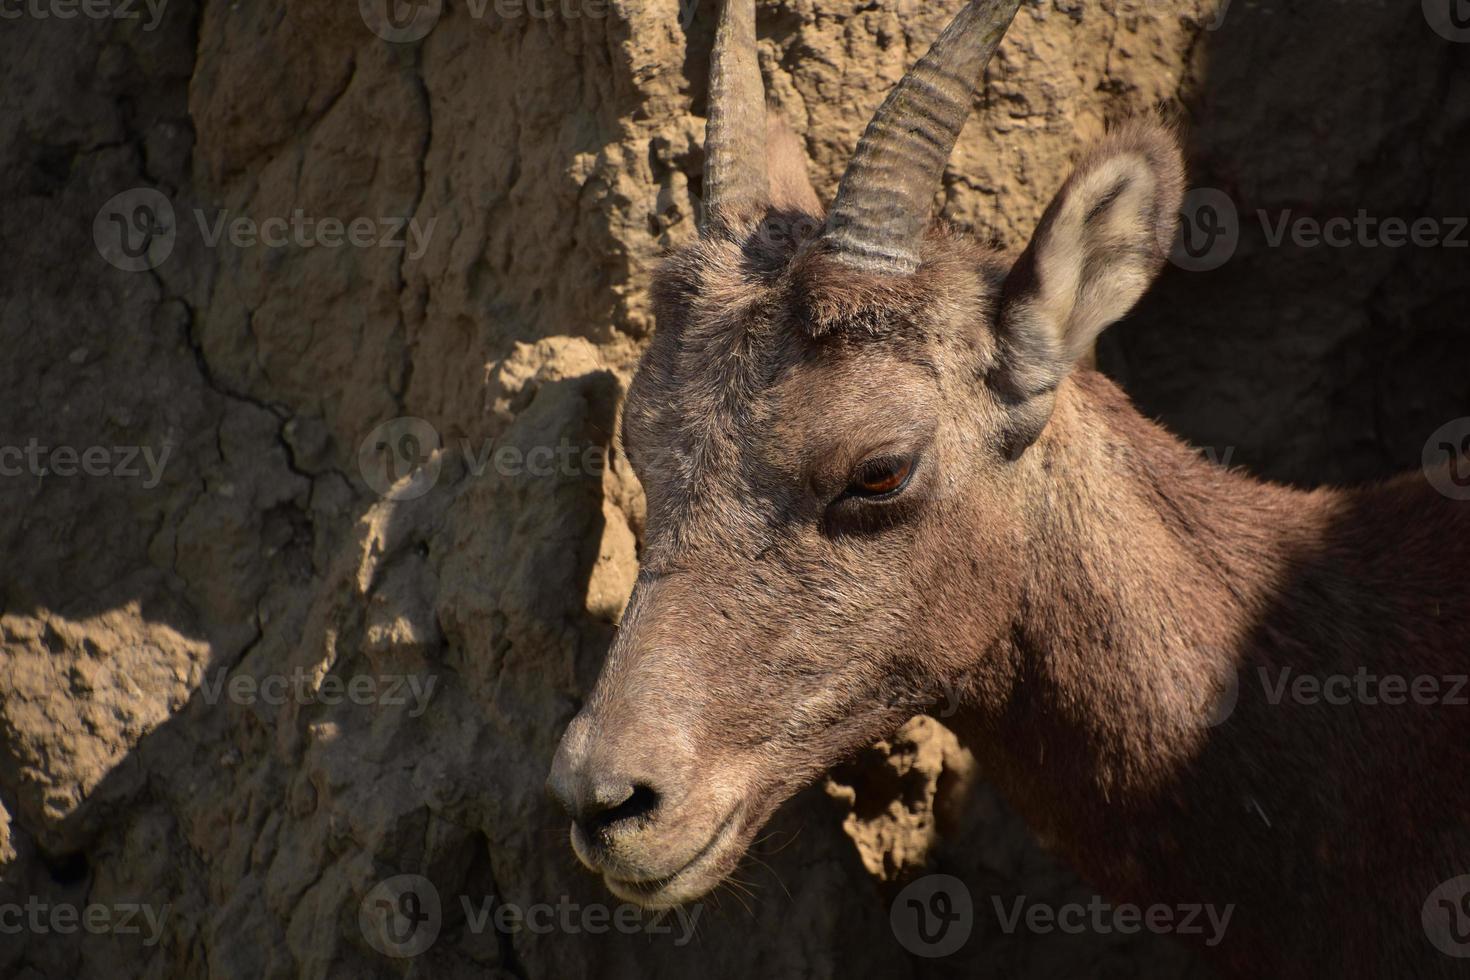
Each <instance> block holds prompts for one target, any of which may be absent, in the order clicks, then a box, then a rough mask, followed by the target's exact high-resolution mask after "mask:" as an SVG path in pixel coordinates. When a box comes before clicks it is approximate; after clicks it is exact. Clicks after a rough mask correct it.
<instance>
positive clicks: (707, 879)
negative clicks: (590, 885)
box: [602, 807, 745, 909]
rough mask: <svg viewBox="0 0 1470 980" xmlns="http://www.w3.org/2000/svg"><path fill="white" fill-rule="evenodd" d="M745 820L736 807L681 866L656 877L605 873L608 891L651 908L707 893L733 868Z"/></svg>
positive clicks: (736, 860)
mask: <svg viewBox="0 0 1470 980" xmlns="http://www.w3.org/2000/svg"><path fill="white" fill-rule="evenodd" d="M744 830H745V822H744V821H743V820H741V819H740V811H739V808H738V807H737V808H736V809H734V810H731V811H730V813H728V814H727V815H726V816H725V819H724V820H723V821H721V823H720V825H719V827H717V828H716V829H715V832H714V833H713V834H711V835H710V838H709V840H708V841H706V842H705V844H704V846H703V847H701V848H700V849H699V850H698V851H697V852H695V854H694V856H693V857H691V858H690V859H689V860H688V861H686V862H685V863H684V864H683V865H681V866H680V867H679V868H677V869H675V870H674V871H671V872H669V873H668V874H665V875H660V876H659V877H656V878H647V879H641V880H634V879H628V878H619V877H617V876H615V875H612V874H604V875H603V879H602V880H603V883H604V884H606V885H607V889H608V891H610V892H612V893H613V894H614V895H616V896H617V897H618V898H621V899H623V900H625V901H629V902H633V903H635V904H637V905H641V906H642V907H644V908H648V909H665V908H673V907H674V906H676V905H682V904H684V903H685V902H689V901H693V900H694V899H696V898H699V897H700V896H702V895H704V894H706V893H708V892H709V891H710V890H712V889H713V888H714V887H715V886H716V885H718V884H719V883H720V882H721V881H722V880H723V879H724V877H725V876H726V875H727V874H729V873H730V872H731V871H732V870H734V867H735V865H736V864H737V863H738V862H739V860H740V857H741V855H742V854H743V853H744V848H743V846H742V844H741V837H742V836H743V833H744Z"/></svg>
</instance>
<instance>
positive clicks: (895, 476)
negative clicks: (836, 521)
mask: <svg viewBox="0 0 1470 980" xmlns="http://www.w3.org/2000/svg"><path fill="white" fill-rule="evenodd" d="M913 475H914V460H913V459H912V458H910V457H905V456H880V457H878V458H877V459H870V460H868V461H867V462H865V463H863V465H861V466H859V467H858V468H857V470H856V471H855V472H854V473H853V475H852V480H851V482H849V483H848V485H847V492H848V493H849V494H851V495H852V496H854V497H869V498H873V497H891V496H895V495H897V494H898V492H899V491H901V490H902V489H903V488H904V487H905V486H907V485H908V482H909V477H911V476H913Z"/></svg>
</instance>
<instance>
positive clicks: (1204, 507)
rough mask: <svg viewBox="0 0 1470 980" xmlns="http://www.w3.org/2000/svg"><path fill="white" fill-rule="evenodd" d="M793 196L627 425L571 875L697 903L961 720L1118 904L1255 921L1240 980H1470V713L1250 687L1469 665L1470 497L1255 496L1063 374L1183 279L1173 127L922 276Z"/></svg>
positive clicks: (657, 345) (583, 734) (682, 293)
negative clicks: (833, 234) (1454, 883)
mask: <svg viewBox="0 0 1470 980" xmlns="http://www.w3.org/2000/svg"><path fill="white" fill-rule="evenodd" d="M775 170H776V172H775V173H773V175H772V184H773V186H775V185H776V184H777V182H778V181H781V182H782V183H781V186H782V187H784V188H786V189H785V190H784V191H783V192H782V195H781V200H782V202H783V206H784V209H773V210H772V211H771V212H770V213H768V214H767V215H766V218H765V220H764V222H762V224H761V225H759V226H756V227H749V226H744V227H742V228H740V230H739V231H734V232H727V233H724V234H722V235H720V236H719V237H717V238H713V239H710V240H706V241H702V242H700V243H698V244H695V245H693V246H690V247H689V248H687V249H685V250H683V251H681V252H679V253H677V254H675V255H674V256H672V257H671V258H670V259H669V261H668V263H667V265H666V267H665V268H664V270H663V271H662V272H661V274H660V276H659V277H658V282H657V290H656V300H657V304H658V322H659V332H658V334H657V336H656V337H655V338H654V340H653V342H652V344H651V345H650V347H649V349H648V351H647V354H646V356H645V358H644V361H643V364H642V366H641V368H640V370H639V372H638V375H637V377H636V379H635V381H634V383H633V386H632V389H631V391H630V393H629V396H628V399H627V403H626V406H625V409H624V440H623V444H624V446H625V449H626V451H627V453H628V455H629V458H630V460H631V461H632V463H633V465H634V467H635V469H636V470H637V472H638V474H639V476H640V478H641V480H642V482H643V485H644V488H645V490H646V492H647V496H648V522H647V538H646V541H645V542H644V550H643V553H642V560H643V567H642V572H641V574H640V577H639V580H638V585H637V587H636V589H635V591H634V594H633V597H632V599H631V601H630V603H629V607H628V612H627V614H626V618H625V621H624V623H623V627H622V630H621V632H620V634H619V636H618V639H617V642H616V643H615V644H614V646H613V649H612V650H611V651H610V653H609V655H608V660H607V664H606V666H605V668H604V671H603V674H602V677H601V678H600V680H599V682H598V685H597V689H596V691H595V692H594V694H593V696H592V697H591V699H590V700H589V702H588V703H587V705H586V707H585V709H584V711H583V712H582V714H581V715H579V716H578V718H577V719H576V720H575V721H574V722H573V723H572V725H571V727H570V728H569V730H568V733H567V735H566V737H565V739H564V741H563V745H562V747H561V749H560V750H559V752H558V756H557V760H556V763H555V766H554V770H553V773H552V779H551V785H552V788H553V790H554V791H555V792H556V793H557V795H558V796H559V797H561V798H562V799H563V800H564V801H565V802H566V803H567V805H568V807H569V809H570V810H572V812H573V814H574V816H575V817H576V818H577V824H576V826H575V827H574V830H573V845H574V848H575V849H576V851H577V853H578V855H579V856H580V857H581V858H582V859H583V860H584V861H585V862H586V863H587V864H588V866H589V867H592V868H594V869H595V870H597V871H599V872H601V873H603V874H604V875H605V877H606V879H607V881H608V884H609V886H610V887H611V888H612V889H613V890H614V891H616V892H617V893H618V894H619V895H622V896H625V897H629V898H633V899H636V900H638V901H642V902H645V903H647V904H650V905H670V904H675V903H678V902H683V901H689V900H692V899H694V898H696V897H698V896H699V895H701V894H703V893H704V892H705V891H707V890H708V889H709V888H711V887H713V886H714V885H715V884H716V883H717V882H718V881H719V880H720V879H721V878H722V877H723V876H724V875H726V874H728V873H729V872H730V871H731V870H733V868H734V867H735V865H736V864H737V862H738V861H739V860H740V858H741V856H742V854H743V853H744V850H745V848H746V846H747V845H748V843H749V841H750V840H751V839H752V838H753V836H754V835H755V834H756V832H757V831H758V830H759V829H760V827H761V825H762V824H763V823H764V822H765V820H766V819H767V817H768V816H769V815H770V814H771V812H772V811H773V810H774V809H775V807H777V806H778V805H779V804H780V803H781V802H782V801H784V800H785V799H787V798H788V797H789V796H790V795H791V794H792V793H794V792H795V791H796V790H798V789H799V788H801V787H802V786H804V785H806V784H808V783H809V782H811V781H812V780H813V779H815V778H816V777H818V776H819V775H820V774H821V773H822V772H824V771H825V770H826V769H828V768H829V767H831V766H832V765H833V764H835V763H837V762H839V761H841V760H843V759H844V758H846V757H848V756H850V755H851V754H852V753H854V752H855V751H857V750H859V749H861V748H863V747H865V746H867V745H869V744H871V743H872V742H873V741H874V740H876V739H878V738H881V737H884V736H886V735H888V734H890V733H891V732H892V731H894V730H895V729H896V728H897V727H898V726H899V725H900V724H902V723H903V722H904V721H905V720H907V718H908V717H910V716H911V715H912V714H913V713H915V712H916V711H919V710H923V708H924V707H925V705H926V704H928V703H931V702H932V701H933V700H934V698H933V695H934V694H935V692H937V691H940V690H957V691H960V692H962V693H963V711H962V712H961V714H960V716H959V717H958V718H957V719H950V722H951V723H954V724H955V727H956V729H957V731H958V732H959V733H960V734H961V736H962V737H963V739H964V740H965V741H966V742H967V743H968V744H969V745H970V746H971V747H972V748H973V750H974V751H975V752H976V754H977V755H978V757H979V758H980V760H981V762H982V764H983V768H984V771H985V773H986V774H987V775H988V776H989V778H991V779H993V780H994V781H995V782H996V783H997V784H998V785H999V786H1000V787H1001V788H1002V789H1003V790H1004V792H1005V793H1006V794H1007V795H1008V796H1009V798H1010V799H1011V800H1012V801H1013V802H1014V804H1015V805H1016V806H1017V808H1018V809H1019V810H1020V812H1021V813H1022V814H1023V815H1024V816H1025V817H1026V818H1027V820H1028V821H1029V822H1030V823H1031V825H1032V826H1033V827H1034V828H1035V829H1036V830H1038V831H1039V832H1041V833H1042V834H1043V835H1044V837H1045V838H1046V839H1048V840H1050V841H1053V842H1055V846H1056V847H1057V848H1058V849H1059V850H1060V852H1061V853H1062V854H1063V855H1065V856H1066V858H1067V859H1068V860H1070V861H1071V862H1072V863H1073V864H1074V865H1075V866H1076V867H1077V868H1078V869H1079V870H1080V871H1081V872H1082V873H1083V874H1084V875H1085V876H1086V877H1087V878H1089V879H1090V880H1091V881H1092V882H1094V883H1095V884H1096V886H1097V887H1099V888H1100V889H1102V890H1103V891H1104V893H1105V894H1106V895H1108V896H1109V897H1110V898H1113V899H1115V900H1119V901H1124V900H1129V901H1137V902H1144V903H1158V902H1163V903H1170V904H1178V903H1190V902H1205V903H1213V904H1215V905H1217V906H1219V907H1224V906H1226V905H1234V906H1235V907H1236V911H1235V913H1234V916H1233V918H1232V920H1231V923H1230V926H1229V931H1228V933H1227V935H1226V936H1225V939H1224V941H1223V942H1222V943H1220V945H1219V946H1218V947H1217V948H1215V949H1213V950H1211V952H1212V954H1213V955H1215V956H1216V957H1217V959H1218V962H1219V963H1220V964H1222V965H1223V966H1224V967H1226V968H1227V969H1228V970H1230V971H1231V972H1234V973H1237V974H1239V975H1241V976H1278V975H1297V974H1304V975H1306V974H1309V975H1321V976H1335V975H1352V976H1390V975H1402V976H1408V975H1414V976H1430V975H1449V974H1450V972H1451V971H1452V970H1453V969H1454V968H1455V967H1456V965H1457V964H1456V963H1455V961H1453V960H1451V959H1449V958H1447V957H1445V956H1444V955H1443V954H1441V953H1439V952H1438V951H1437V950H1435V949H1434V948H1433V947H1432V946H1431V945H1430V944H1429V943H1428V941H1427V940H1426V938H1425V936H1424V934H1423V930H1422V928H1421V926H1420V923H1419V916H1420V909H1421V906H1422V904H1423V902H1424V900H1425V898H1427V896H1428V895H1429V892H1430V891H1431V890H1432V889H1433V888H1434V887H1435V886H1436V885H1437V884H1438V883H1439V882H1440V881H1442V880H1444V879H1447V878H1450V877H1453V876H1455V875H1457V874H1461V873H1465V872H1470V846H1467V845H1470V838H1467V815H1470V725H1467V721H1466V719H1467V717H1470V709H1467V708H1463V707H1452V706H1447V705H1438V706H1433V707H1425V706H1420V705H1407V706H1400V707H1391V706H1387V705H1367V704H1362V703H1353V704H1348V705H1326V704H1321V705H1317V706H1308V705H1299V704H1293V703H1291V702H1290V701H1289V700H1288V701H1285V702H1283V703H1280V704H1275V705H1273V704H1270V703H1269V702H1268V700H1267V699H1266V697H1265V690H1264V687H1263V683H1262V681H1261V679H1260V677H1259V674H1258V671H1259V670H1261V669H1266V670H1268V671H1275V670H1276V669H1277V668H1279V667H1283V666H1289V667H1291V668H1292V669H1293V670H1294V671H1295V672H1296V673H1297V674H1315V675H1327V674H1335V673H1345V674H1349V675H1350V674H1352V673H1353V672H1354V671H1356V670H1357V669H1358V668H1359V667H1360V666H1365V667H1367V668H1368V669H1370V670H1372V671H1375V672H1377V673H1379V674H1403V675H1406V676H1410V677H1412V676H1417V675H1431V676H1436V677H1440V676H1446V675H1454V674H1463V673H1464V672H1465V671H1466V664H1467V661H1470V657H1467V655H1466V646H1467V644H1470V585H1467V583H1470V546H1467V542H1470V504H1465V503H1455V502H1452V501H1450V500H1448V499H1446V498H1445V497H1443V496H1440V495H1439V494H1438V493H1436V492H1435V490H1434V489H1433V488H1432V487H1431V486H1430V485H1429V484H1428V482H1427V481H1426V480H1425V479H1424V478H1423V476H1422V475H1410V476H1407V477H1405V478H1403V479H1401V480H1398V481H1396V482H1394V483H1392V484H1388V485H1385V486H1381V487H1373V488H1366V489H1360V490H1353V491H1342V490H1316V491H1311V492H1304V491H1298V490H1292V489H1288V488H1284V487H1279V486H1273V485H1269V484H1265V483H1261V482H1259V481H1256V480H1253V479H1251V478H1249V477H1247V476H1245V475H1243V474H1240V473H1238V472H1233V471H1228V470H1226V469H1223V468H1220V467H1218V466H1215V465H1213V464H1211V463H1209V462H1206V461H1204V460H1202V459H1201V458H1200V457H1199V456H1198V455H1197V454H1195V453H1194V452H1192V451H1191V450H1189V449H1188V448H1187V447H1186V446H1184V445H1183V444H1182V443H1181V442H1179V441H1178V440H1177V439H1175V438H1174V437H1173V436H1171V435H1169V434H1168V433H1167V432H1165V431H1164V430H1162V429H1161V428H1159V427H1158V426H1156V425H1153V424H1152V423H1150V422H1149V421H1147V420H1145V419H1144V418H1142V417H1141V416H1140V415H1139V414H1138V412H1137V411H1136V410H1135V409H1134V408H1133V407H1132V406H1131V405H1130V404H1129V402H1128V400H1127V398H1126V397H1125V396H1124V395H1123V394H1122V393H1121V392H1120V391H1119V390H1118V389H1117V388H1116V387H1115V386H1114V385H1113V384H1112V383H1111V382H1110V381H1108V380H1107V379H1106V378H1104V377H1102V376H1101V375H1098V374H1096V373H1093V372H1091V371H1087V370H1084V369H1077V368H1074V362H1075V361H1076V360H1077V358H1078V357H1080V356H1081V355H1082V354H1083V353H1084V352H1085V351H1086V349H1088V348H1089V347H1090V345H1091V341H1092V339H1093V337H1095V336H1096V333H1097V332H1098V331H1099V330H1101V329H1103V328H1104V327H1106V326H1107V324H1108V323H1110V322H1112V321H1113V320H1115V319H1116V318H1117V317H1118V316H1121V315H1122V314H1123V313H1124V312H1126V310H1127V308H1128V307H1129V306H1131V305H1132V302H1133V301H1134V300H1136V298H1137V295H1138V294H1139V293H1141V292H1142V290H1143V288H1144V287H1145V286H1146V285H1147V282H1148V280H1149V278H1150V277H1151V276H1152V275H1153V273H1154V272H1155V271H1156V270H1157V268H1158V266H1159V264H1160V263H1161V262H1162V259H1163V254H1164V249H1165V248H1166V247H1167V245H1168V240H1167V231H1168V229H1170V228H1172V224H1171V222H1172V220H1173V218H1172V216H1173V214H1174V212H1175V209H1176V208H1177V203H1178V197H1179V193H1180V189H1181V186H1182V182H1181V178H1180V174H1181V168H1180V166H1179V153H1178V150H1177V148H1176V146H1175V145H1174V143H1173V141H1172V139H1171V138H1170V137H1169V136H1168V134H1166V133H1164V132H1162V131H1160V130H1158V129H1156V128H1154V127H1152V126H1150V125H1145V124H1136V125H1132V126H1129V127H1125V128H1124V129H1123V130H1121V131H1120V132H1118V133H1117V134H1115V135H1114V136H1113V137H1111V138H1110V139H1109V140H1108V141H1107V142H1106V143H1105V144H1104V145H1103V146H1102V147H1100V148H1099V149H1097V150H1095V151H1094V152H1093V153H1091V154H1089V155H1088V156H1087V157H1086V158H1084V160H1083V162H1082V163H1081V164H1080V165H1079V168H1078V173H1077V174H1076V175H1074V177H1073V178H1072V179H1071V180H1070V181H1069V182H1068V184H1067V185H1066V186H1065V187H1064V188H1063V189H1062V191H1061V192H1060V193H1059V195H1058V199H1057V202H1056V203H1055V204H1054V205H1053V207H1052V208H1051V209H1050V210H1049V211H1048V213H1047V216H1046V218H1044V219H1043V221H1042V223H1041V226H1040V227H1039V228H1038V232H1037V235H1036V238H1035V239H1034V240H1033V242H1032V244H1031V246H1030V247H1029V248H1028V249H1027V251H1026V253H1025V254H1024V255H1023V256H1022V257H1020V259H1019V260H1017V261H1016V262H1008V261H1007V260H1005V259H1004V258H1002V257H1001V256H999V255H997V254H995V253H993V252H991V251H988V250H986V249H983V248H981V247H978V246H976V245H975V244H973V243H971V242H969V241H966V240H964V239H962V238H958V237H955V236H953V235H951V234H949V233H948V232H945V231H943V230H936V231H935V232H934V233H933V234H932V235H931V236H930V237H929V239H928V242H927V246H926V254H925V256H924V263H923V266H922V267H921V269H920V270H919V272H918V273H917V274H916V275H914V276H912V277H888V278H883V277H865V276H862V275H859V274H855V273H854V272H853V271H852V270H851V269H848V268H845V267H843V266H841V265H840V264H839V263H836V262H833V261H832V260H831V256H829V255H827V254H826V253H825V252H824V250H823V248H822V245H821V242H820V240H819V239H818V238H817V237H816V236H814V235H810V234H807V233H806V232H805V231H798V232H797V233H789V232H790V229H792V228H797V229H811V228H815V227H817V223H816V221H815V219H816V218H817V217H819V216H815V215H809V214H803V213H802V212H801V211H800V209H799V208H798V210H795V211H793V210H791V208H793V207H797V205H795V204H794V203H793V202H799V201H801V200H803V199H804V192H802V191H800V190H799V189H798V190H795V191H793V190H791V188H792V187H793V186H794V184H793V182H795V181H796V180H797V175H796V174H794V173H793V171H792V170H791V164H789V163H788V164H784V165H779V166H775ZM801 182H802V183H804V178H801ZM1161 229H1162V231H1161ZM885 453H887V454H893V453H898V454H903V455H913V454H916V455H917V456H918V458H919V463H918V465H917V468H916V470H915V475H914V477H913V480H912V482H911V483H910V484H909V486H908V488H907V489H906V490H905V491H904V492H903V493H902V494H900V495H899V496H898V497H897V498H895V499H894V500H893V501H891V502H887V503H883V504H869V503H863V502H857V503H854V502H853V501H852V499H851V498H844V497H841V495H842V494H843V491H844V487H846V486H847V485H848V484H849V481H850V480H851V478H852V474H853V471H854V469H855V468H856V467H858V465H859V464H860V463H862V462H863V461H864V460H870V459H872V458H874V457H875V455H883V454H885ZM839 498H840V499H839ZM1231 677H1237V678H1238V682H1239V692H1240V693H1239V704H1238V706H1237V707H1236V708H1235V710H1234V712H1233V714H1231V715H1230V717H1229V718H1228V719H1227V720H1225V721H1224V722H1223V723H1220V724H1217V725H1213V726H1212V725H1211V724H1210V723H1209V721H1210V717H1211V712H1212V710H1214V707H1215V699H1216V697H1217V692H1218V691H1220V690H1221V689H1222V687H1223V686H1225V685H1226V684H1227V682H1228V681H1229V679H1230V678H1231ZM1273 678H1274V675H1273ZM630 793H631V794H633V795H631V796H630V795H629V794H630Z"/></svg>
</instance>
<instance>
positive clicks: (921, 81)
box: [824, 0, 1021, 275]
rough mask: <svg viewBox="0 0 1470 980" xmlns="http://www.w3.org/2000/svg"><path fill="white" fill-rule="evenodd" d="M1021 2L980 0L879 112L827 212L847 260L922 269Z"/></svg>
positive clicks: (886, 270) (834, 242) (889, 269)
mask: <svg viewBox="0 0 1470 980" xmlns="http://www.w3.org/2000/svg"><path fill="white" fill-rule="evenodd" d="M1020 5H1021V0H971V2H970V3H969V4H967V5H966V6H965V8H964V9H963V10H961V11H960V12H959V13H958V14H956V15H955V18H954V20H952V21H950V24H949V26H948V27H946V28H945V29H944V33H943V34H941V35H939V40H937V41H935V42H934V46H933V47H932V48H930V49H929V53H928V54H926V55H924V57H923V59H922V60H921V61H920V62H919V63H918V64H917V65H915V66H914V67H913V69H912V70H911V71H910V72H909V73H908V74H907V75H905V76H904V77H903V80H902V81H900V82H899V83H898V85H896V86H895V87H894V89H893V91H892V92H891V93H889V96H888V98H887V99H886V100H885V101H884V103H883V105H882V106H880V107H879V108H878V112H877V114H875V115H874V116H873V121H872V122H870V123H869V124H868V128H867V131H866V132H864V133H863V138H862V140H861V141H860V142H859V143H858V148H857V152H856V153H855V154H854V155H853V158H852V162H851V163H849V164H848V166H847V172H846V173H845V174H843V176H842V183H841V185H840V186H839V187H838V189H837V200H836V201H835V202H834V203H833V205H832V213H831V214H830V215H829V216H828V218H827V230H826V232H825V233H824V238H825V239H826V241H827V243H828V247H829V249H830V250H831V251H832V252H833V253H834V254H835V255H836V257H837V258H839V259H840V260H841V261H843V262H844V263H846V264H848V265H851V266H856V267H858V268H860V269H864V270H867V271H871V272H878V273H883V274H888V275H908V274H911V273H913V272H914V271H915V270H916V269H918V268H919V246H920V244H921V243H922V241H923V238H924V232H925V230H926V229H927V228H928V225H929V212H930V210H931V209H932V207H933V204H934V193H935V191H937V190H938V189H939V183H940V180H941V179H942V178H943V176H944V165H945V163H946V162H947V161H948V160H949V155H950V153H951V152H953V150H954V144H955V140H957V139H958V138H959V135H960V130H961V129H963V128H964V127H965V120H966V119H968V118H969V115H970V100H971V99H972V98H973V96H974V94H975V89H976V87H977V86H978V85H979V84H980V78H981V75H982V73H983V72H984V71H985V65H986V64H987V63H988V62H989V61H990V56H991V55H993V54H994V53H995V49H996V47H998V46H999V44H1000V39H1001V37H1002V36H1004V34H1005V32H1006V28H1007V27H1009V26H1010V24H1011V20H1012V19H1013V18H1014V17H1015V16H1016V9H1017V8H1018V7H1020Z"/></svg>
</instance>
